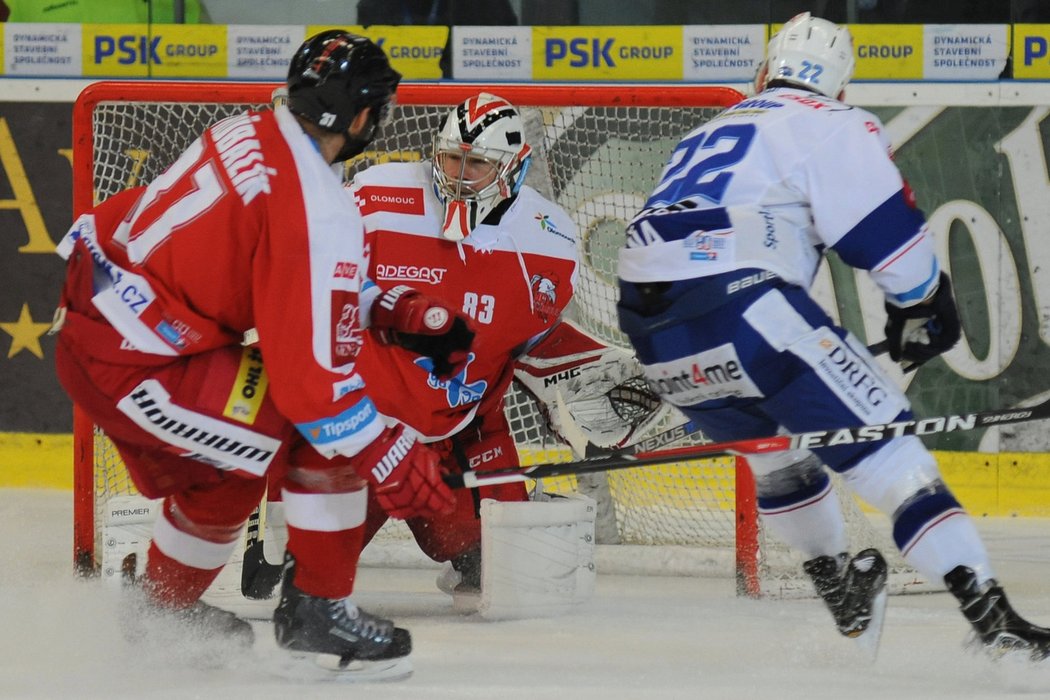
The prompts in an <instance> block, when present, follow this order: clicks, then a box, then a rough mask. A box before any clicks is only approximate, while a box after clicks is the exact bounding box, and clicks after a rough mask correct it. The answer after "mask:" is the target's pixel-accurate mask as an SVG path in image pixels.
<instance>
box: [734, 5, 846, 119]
mask: <svg viewBox="0 0 1050 700" xmlns="http://www.w3.org/2000/svg"><path fill="white" fill-rule="evenodd" d="M853 66H854V58H853V39H852V37H850V33H849V31H848V30H847V29H846V28H845V27H840V26H839V25H837V24H835V23H834V22H829V21H828V20H826V19H821V18H819V17H813V16H811V15H810V14H809V13H808V12H803V13H801V14H798V15H795V16H794V17H792V18H791V19H790V20H788V21H787V22H786V23H785V24H784V26H783V27H781V28H780V31H779V32H777V33H776V34H774V35H773V38H772V39H770V40H769V46H768V47H767V49H766V60H765V62H764V63H763V64H762V65H761V66H760V67H759V70H758V74H757V75H756V76H755V91H756V92H762V91H763V90H765V89H766V88H767V87H769V84H770V83H773V82H777V83H786V84H789V85H793V86H797V87H801V88H805V89H807V90H812V91H814V92H818V93H820V94H821V95H824V96H825V97H830V98H832V99H841V97H842V91H843V90H845V89H846V84H847V83H849V81H850V78H852V77H853Z"/></svg>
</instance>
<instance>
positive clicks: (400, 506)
mask: <svg viewBox="0 0 1050 700" xmlns="http://www.w3.org/2000/svg"><path fill="white" fill-rule="evenodd" d="M353 461H354V467H355V468H356V469H357V473H358V474H360V475H361V476H362V477H363V478H364V479H367V480H368V483H369V484H370V485H371V487H372V492H373V493H374V494H375V497H376V500H377V501H378V502H379V505H380V507H381V508H382V509H383V510H384V511H386V513H387V514H388V515H389V516H390V517H392V518H400V519H405V518H415V517H421V518H432V517H434V516H436V515H444V514H448V513H449V512H450V511H451V510H452V508H453V506H454V505H455V503H456V497H455V495H453V493H452V490H451V489H450V488H449V487H448V486H446V485H445V482H444V481H443V480H442V478H441V477H442V475H443V473H444V472H443V470H442V468H441V460H440V458H439V457H438V454H437V453H436V452H434V451H433V450H432V449H430V448H429V447H427V446H426V445H423V444H422V443H419V442H416V439H415V438H414V437H411V436H409V435H405V428H404V426H403V425H398V426H397V427H396V428H387V429H386V430H384V431H383V433H382V434H381V435H380V436H379V437H378V438H376V439H375V440H373V441H372V444H370V445H369V446H368V447H366V448H365V449H364V450H362V451H361V452H360V453H358V454H357V455H356V456H355V457H354V458H353Z"/></svg>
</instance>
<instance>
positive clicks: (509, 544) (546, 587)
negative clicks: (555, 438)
mask: <svg viewBox="0 0 1050 700" xmlns="http://www.w3.org/2000/svg"><path fill="white" fill-rule="evenodd" d="M596 512H597V507H596V505H595V502H594V500H593V499H590V498H587V497H586V496H580V495H572V496H568V497H565V498H553V499H551V500H549V501H526V502H521V503H501V502H498V501H492V500H487V499H486V500H484V501H482V503H481V596H480V599H479V602H478V613H479V614H480V615H481V617H483V618H485V619H487V620H507V619H522V618H532V617H551V616H555V615H561V614H564V613H567V612H569V611H570V610H572V609H573V608H574V607H575V606H577V605H579V604H581V603H583V602H585V601H586V600H588V599H589V598H590V597H591V595H592V594H593V593H594V581H595V568H594V517H595V514H596Z"/></svg>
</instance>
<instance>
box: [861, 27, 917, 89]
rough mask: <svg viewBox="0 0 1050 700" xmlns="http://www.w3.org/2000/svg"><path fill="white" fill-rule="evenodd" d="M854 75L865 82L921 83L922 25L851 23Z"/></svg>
mask: <svg viewBox="0 0 1050 700" xmlns="http://www.w3.org/2000/svg"><path fill="white" fill-rule="evenodd" d="M849 29H850V33H851V34H852V35H853V51H854V53H855V55H856V58H857V69H856V71H855V76H856V77H857V78H863V79H868V80H921V79H922V73H923V64H922V57H923V33H922V29H923V28H922V25H921V24H914V25H906V24H869V25H863V24H854V25H850V28H849Z"/></svg>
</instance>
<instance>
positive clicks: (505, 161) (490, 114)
mask: <svg viewBox="0 0 1050 700" xmlns="http://www.w3.org/2000/svg"><path fill="white" fill-rule="evenodd" d="M531 152H532V149H531V148H530V147H529V145H528V144H527V143H525V127H524V124H523V123H522V121H521V116H520V115H519V114H518V110H517V109H515V108H514V106H513V105H512V104H511V103H509V102H507V101H506V100H504V99H503V98H501V97H497V96H496V95H492V94H489V93H487V92H483V93H480V94H478V95H476V96H474V97H471V98H470V99H468V100H466V101H465V102H463V103H462V104H460V105H459V106H458V107H456V108H455V109H453V110H452V111H451V112H450V113H449V115H448V118H447V119H445V124H444V125H443V126H442V127H441V131H439V132H438V135H437V139H436V140H435V143H434V159H433V168H434V191H435V192H436V193H437V196H438V199H440V200H441V203H442V205H444V209H445V216H444V221H443V223H442V226H441V232H442V235H443V236H444V237H445V238H447V239H448V240H451V241H458V240H462V239H463V238H465V237H467V236H469V235H470V232H471V231H473V230H474V229H475V228H476V227H477V225H478V224H480V223H481V222H482V221H483V220H484V219H485V217H486V216H487V215H488V214H489V212H491V211H492V210H493V209H495V208H496V206H498V205H499V203H500V202H502V201H503V200H505V199H508V198H510V197H513V196H514V195H515V194H517V193H518V190H519V189H521V185H522V183H523V182H524V181H525V173H526V172H527V171H528V169H529V160H530V153H531Z"/></svg>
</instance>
